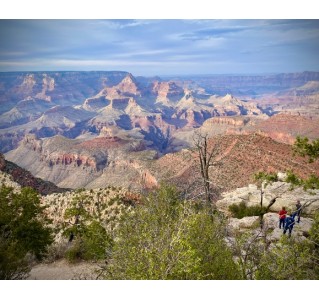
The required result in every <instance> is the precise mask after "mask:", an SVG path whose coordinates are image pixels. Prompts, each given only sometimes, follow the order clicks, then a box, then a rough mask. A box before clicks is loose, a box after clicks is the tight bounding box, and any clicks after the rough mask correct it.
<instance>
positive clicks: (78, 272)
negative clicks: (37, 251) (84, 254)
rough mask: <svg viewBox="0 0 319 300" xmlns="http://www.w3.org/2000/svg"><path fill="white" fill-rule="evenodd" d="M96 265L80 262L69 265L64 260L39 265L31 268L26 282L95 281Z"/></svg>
mask: <svg viewBox="0 0 319 300" xmlns="http://www.w3.org/2000/svg"><path fill="white" fill-rule="evenodd" d="M97 267H98V266H97V264H93V263H88V262H81V263H76V264H69V263H68V262H67V261H66V260H59V261H56V262H54V263H49V264H39V265H36V266H34V267H33V268H32V270H31V272H30V275H29V277H28V278H27V279H28V280H70V279H96V274H95V273H94V270H95V269H96V268H97Z"/></svg>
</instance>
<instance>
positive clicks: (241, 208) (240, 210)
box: [229, 202, 266, 219]
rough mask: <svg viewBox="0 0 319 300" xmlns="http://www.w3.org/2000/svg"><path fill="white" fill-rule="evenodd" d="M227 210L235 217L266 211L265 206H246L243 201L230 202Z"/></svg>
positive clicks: (259, 213) (258, 214)
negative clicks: (238, 202) (237, 202)
mask: <svg viewBox="0 0 319 300" xmlns="http://www.w3.org/2000/svg"><path fill="white" fill-rule="evenodd" d="M229 210H230V212H231V213H232V216H233V217H234V218H237V219H242V218H244V217H251V216H260V215H263V214H264V213H266V207H262V208H261V207H260V206H259V205H254V206H247V205H246V203H245V202H241V203H240V204H232V205H230V206H229Z"/></svg>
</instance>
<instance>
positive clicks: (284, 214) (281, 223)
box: [279, 206, 287, 229]
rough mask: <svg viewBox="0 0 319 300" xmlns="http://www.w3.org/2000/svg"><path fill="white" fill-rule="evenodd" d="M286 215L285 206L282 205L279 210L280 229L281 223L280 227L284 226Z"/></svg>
mask: <svg viewBox="0 0 319 300" xmlns="http://www.w3.org/2000/svg"><path fill="white" fill-rule="evenodd" d="M286 215H287V211H286V208H285V207H284V206H283V207H282V209H281V211H280V212H279V228H280V229H281V225H282V228H284V226H285V219H286Z"/></svg>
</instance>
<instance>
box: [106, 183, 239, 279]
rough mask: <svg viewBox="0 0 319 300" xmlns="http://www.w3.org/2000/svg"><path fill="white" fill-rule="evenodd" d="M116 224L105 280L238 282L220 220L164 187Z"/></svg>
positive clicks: (168, 187)
mask: <svg viewBox="0 0 319 300" xmlns="http://www.w3.org/2000/svg"><path fill="white" fill-rule="evenodd" d="M142 202H143V205H139V206H137V207H136V208H135V209H134V211H133V212H134V213H131V214H128V215H126V217H125V218H123V220H122V222H121V223H120V224H119V226H118V229H117V230H118V231H117V238H116V239H115V245H114V247H113V255H112V259H111V260H110V263H109V264H108V265H107V267H106V271H105V278H106V279H126V280H127V279H151V280H162V279H183V280H185V279H207V280H208V279H240V274H239V271H238V267H237V265H236V264H235V263H234V261H233V259H232V255H231V253H230V250H229V249H228V247H227V245H226V244H225V241H224V234H223V233H224V231H225V230H224V227H223V225H222V223H221V222H220V220H217V219H216V220H215V219H214V220H212V217H211V215H210V214H209V212H208V210H207V209H206V208H203V209H198V207H197V208H195V207H194V205H193V204H192V203H190V202H185V201H182V200H180V196H179V194H178V193H177V192H176V190H175V188H173V187H170V186H164V187H161V188H160V190H158V191H157V192H155V193H151V194H149V195H148V197H146V198H145V199H143V201H142Z"/></svg>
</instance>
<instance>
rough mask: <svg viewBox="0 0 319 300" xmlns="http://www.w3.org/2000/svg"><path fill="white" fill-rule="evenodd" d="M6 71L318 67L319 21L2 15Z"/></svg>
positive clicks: (1, 56) (0, 52)
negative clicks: (63, 17)
mask: <svg viewBox="0 0 319 300" xmlns="http://www.w3.org/2000/svg"><path fill="white" fill-rule="evenodd" d="M0 41H1V43H0V71H2V72H3V71H64V70H76V71H91V70H105V71H112V70H121V71H128V72H131V73H132V74H133V75H136V76H140V75H142V76H143V75H144V76H155V75H159V76H161V75H162V76H163V75H195V74H260V73H282V72H303V71H319V20H310V19H305V20H302V19H298V20H291V19H283V20H278V19H276V20H272V19H258V20H252V19H240V20H238V19H230V20H228V19H198V20H196V19H184V20H182V19H151V20H146V19H122V20H121V19H101V20H100V19H80V20H79V19H72V20H71V19H70V20H60V19H55V20H54V19H53V20H52V19H51V20H34V19H31V20H12V19H9V20H0Z"/></svg>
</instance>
